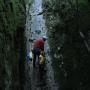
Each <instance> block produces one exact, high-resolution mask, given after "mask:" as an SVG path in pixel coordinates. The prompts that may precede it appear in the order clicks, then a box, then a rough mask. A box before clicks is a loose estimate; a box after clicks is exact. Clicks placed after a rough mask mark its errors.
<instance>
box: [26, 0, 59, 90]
mask: <svg viewBox="0 0 90 90" xmlns="http://www.w3.org/2000/svg"><path fill="white" fill-rule="evenodd" d="M27 11H29V13H28V14H27V20H26V38H27V49H28V50H30V49H31V47H32V44H31V43H30V42H29V38H34V39H36V38H38V37H41V36H45V35H46V33H47V30H46V26H45V20H44V19H43V15H38V14H39V13H40V12H42V0H34V2H33V4H32V6H31V7H30V8H27ZM30 16H31V20H30ZM35 31H41V33H40V34H37V33H36V32H35ZM31 32H33V35H32V37H31ZM48 48H49V46H48V43H47V42H46V43H45V51H47V49H48ZM46 57H47V61H46V70H47V71H46V73H45V74H44V76H43V79H42V80H39V72H38V69H34V68H33V66H32V62H28V63H27V62H26V71H25V72H26V74H27V75H26V77H27V78H26V84H25V90H58V86H57V84H56V83H55V80H54V72H53V69H52V66H51V64H52V62H51V59H50V57H49V56H48V55H47V56H46Z"/></svg>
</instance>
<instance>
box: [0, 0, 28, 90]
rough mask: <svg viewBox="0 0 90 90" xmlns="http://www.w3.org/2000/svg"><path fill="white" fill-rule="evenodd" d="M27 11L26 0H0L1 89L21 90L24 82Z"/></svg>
mask: <svg viewBox="0 0 90 90" xmlns="http://www.w3.org/2000/svg"><path fill="white" fill-rule="evenodd" d="M25 13H26V10H25V1H24V0H0V90H16V89H17V90H20V89H21V87H22V83H24V82H23V79H22V77H24V76H23V73H24V61H25V42H24V26H25V17H26V15H25ZM21 90H23V89H21Z"/></svg>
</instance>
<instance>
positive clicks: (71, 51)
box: [43, 0, 90, 90]
mask: <svg viewBox="0 0 90 90" xmlns="http://www.w3.org/2000/svg"><path fill="white" fill-rule="evenodd" d="M43 9H44V10H45V13H44V18H45V20H46V26H47V28H48V33H47V34H48V36H49V44H50V48H51V52H52V53H51V55H52V60H53V68H54V70H55V78H56V80H57V81H58V82H59V84H60V90H68V89H69V90H89V89H90V87H89V86H90V83H89V80H90V77H89V76H90V74H89V73H90V70H89V65H90V58H89V53H90V41H89V40H90V30H89V29H90V4H89V1H88V0H57V1H56V0H43ZM56 47H57V48H56Z"/></svg>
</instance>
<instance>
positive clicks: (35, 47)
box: [32, 36, 47, 67]
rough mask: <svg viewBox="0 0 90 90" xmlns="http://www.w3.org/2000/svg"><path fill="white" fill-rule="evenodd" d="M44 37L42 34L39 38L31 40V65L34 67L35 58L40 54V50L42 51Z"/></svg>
mask: <svg viewBox="0 0 90 90" xmlns="http://www.w3.org/2000/svg"><path fill="white" fill-rule="evenodd" d="M46 39H47V38H46V37H45V36H43V37H41V38H38V39H36V40H35V41H34V42H33V50H32V52H33V67H36V65H35V63H36V58H38V59H39V55H40V51H41V50H42V51H44V43H45V41H46Z"/></svg>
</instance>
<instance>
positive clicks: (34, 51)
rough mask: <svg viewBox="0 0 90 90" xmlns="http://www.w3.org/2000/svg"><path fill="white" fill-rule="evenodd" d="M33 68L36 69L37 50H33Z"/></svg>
mask: <svg viewBox="0 0 90 90" xmlns="http://www.w3.org/2000/svg"><path fill="white" fill-rule="evenodd" d="M32 52H33V67H35V62H36V49H35V48H34V49H33V51H32Z"/></svg>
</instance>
